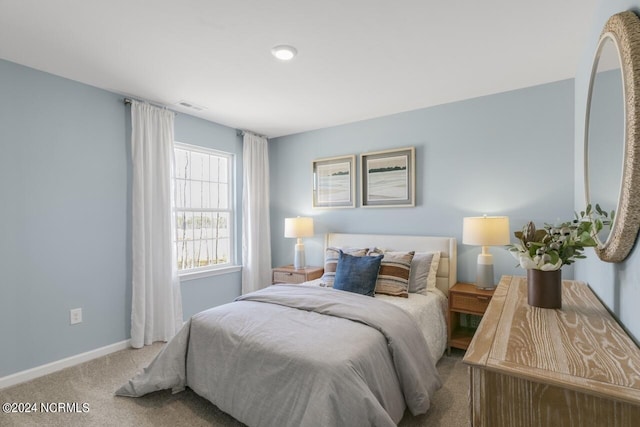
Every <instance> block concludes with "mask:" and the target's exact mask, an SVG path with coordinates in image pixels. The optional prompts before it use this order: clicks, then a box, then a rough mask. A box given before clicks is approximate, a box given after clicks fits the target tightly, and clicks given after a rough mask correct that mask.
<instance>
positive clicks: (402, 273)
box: [376, 251, 415, 298]
mask: <svg viewBox="0 0 640 427" xmlns="http://www.w3.org/2000/svg"><path fill="white" fill-rule="evenodd" d="M414 254H415V252H414V251H411V252H385V253H384V258H382V263H381V264H380V271H379V272H378V280H377V281H376V293H377V294H385V295H391V296H395V297H403V298H408V297H409V293H408V290H409V276H410V272H411V261H412V260H413V256H414Z"/></svg>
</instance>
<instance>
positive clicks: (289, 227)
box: [284, 216, 313, 238]
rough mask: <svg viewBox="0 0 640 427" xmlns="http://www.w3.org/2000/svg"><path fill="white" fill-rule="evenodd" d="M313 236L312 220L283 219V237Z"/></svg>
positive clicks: (298, 218) (307, 218)
mask: <svg viewBox="0 0 640 427" xmlns="http://www.w3.org/2000/svg"><path fill="white" fill-rule="evenodd" d="M311 236H313V218H309V217H300V216H299V217H297V218H285V219H284V237H296V238H300V237H311Z"/></svg>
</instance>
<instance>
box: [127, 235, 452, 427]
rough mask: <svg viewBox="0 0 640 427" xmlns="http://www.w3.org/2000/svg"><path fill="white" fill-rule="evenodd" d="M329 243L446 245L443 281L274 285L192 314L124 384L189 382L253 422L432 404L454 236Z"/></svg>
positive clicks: (367, 417)
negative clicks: (421, 285) (362, 286)
mask: <svg viewBox="0 0 640 427" xmlns="http://www.w3.org/2000/svg"><path fill="white" fill-rule="evenodd" d="M325 246H326V248H333V247H339V248H347V247H351V248H353V247H366V248H368V249H372V248H378V249H383V250H385V251H415V252H438V253H439V254H440V262H439V263H438V268H437V274H436V279H435V286H434V287H433V288H432V289H429V290H428V291H425V292H424V295H410V296H409V298H398V297H394V296H384V295H377V294H376V297H375V298H371V297H368V296H364V295H359V294H355V293H351V292H344V291H340V290H335V289H332V288H330V287H326V286H324V283H323V282H322V281H314V282H310V283H305V284H301V285H273V286H269V287H267V288H265V289H262V290H260V291H258V292H253V293H250V294H246V295H243V296H241V297H239V298H238V299H237V300H236V301H234V302H233V303H230V304H225V305H224V306H219V307H215V308H212V309H210V310H205V311H203V312H201V313H198V314H196V315H194V316H193V317H192V318H191V319H189V320H188V321H187V322H186V323H185V326H184V327H183V328H182V329H181V331H180V332H179V333H178V334H177V335H176V336H175V337H174V338H173V339H172V340H171V341H170V342H169V343H168V344H167V345H166V346H165V348H164V349H163V350H162V351H161V352H160V353H159V354H158V356H157V357H156V359H154V361H153V362H152V363H151V364H150V365H149V366H148V367H147V368H145V370H144V371H143V372H141V373H140V374H138V375H137V376H136V377H134V378H132V379H131V380H130V381H129V382H128V383H127V384H125V385H123V386H122V387H121V388H120V389H119V390H118V391H117V392H116V394H118V395H122V396H135V397H137V396H142V395H144V394H147V393H150V392H153V391H156V390H162V389H169V388H170V389H172V390H173V391H174V392H178V391H181V390H183V389H184V388H185V387H190V388H191V389H192V390H193V391H195V392H196V393H197V394H199V395H200V396H202V397H204V398H206V399H208V400H209V401H211V402H212V403H214V404H215V405H216V406H218V407H219V408H220V409H221V410H223V411H225V412H227V413H229V414H230V415H232V416H233V417H234V418H236V419H238V420H239V421H241V422H243V423H245V424H247V425H250V426H275V425H277V426H316V425H327V426H331V425H335V426H340V425H374V426H392V425H396V424H397V423H398V422H399V421H400V419H401V418H402V416H403V414H404V412H405V409H406V408H408V409H409V410H410V412H411V413H413V414H414V415H417V414H420V413H424V412H426V411H427V410H428V408H429V406H430V399H431V396H432V394H433V393H434V392H435V390H437V389H438V388H439V387H440V384H441V383H440V379H439V376H438V373H437V370H436V369H435V362H436V361H437V360H438V359H439V358H440V357H441V356H442V354H443V353H444V350H445V347H446V336H447V332H446V316H445V313H444V309H445V307H446V297H447V294H448V289H449V288H450V287H451V286H453V284H455V281H456V273H455V272H456V242H455V239H453V238H447V237H425V236H391V235H371V234H367V235H365V234H342V233H330V234H327V236H326V241H325ZM425 307H427V308H426V309H425ZM423 337H424V339H423Z"/></svg>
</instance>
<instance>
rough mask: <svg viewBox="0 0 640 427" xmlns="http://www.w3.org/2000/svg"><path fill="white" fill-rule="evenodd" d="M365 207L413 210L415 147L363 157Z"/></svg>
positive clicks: (361, 172)
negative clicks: (407, 208)
mask: <svg viewBox="0 0 640 427" xmlns="http://www.w3.org/2000/svg"><path fill="white" fill-rule="evenodd" d="M361 161H362V163H361V165H360V174H361V179H360V183H361V185H362V191H361V193H360V194H361V197H362V207H363V208H367V207H413V206H415V204H416V203H415V198H416V171H415V147H407V148H400V149H395V150H386V151H376V152H372V153H365V154H362V157H361Z"/></svg>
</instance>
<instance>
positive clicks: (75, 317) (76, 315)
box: [69, 308, 82, 325]
mask: <svg viewBox="0 0 640 427" xmlns="http://www.w3.org/2000/svg"><path fill="white" fill-rule="evenodd" d="M69 321H70V322H71V324H72V325H75V324H76V323H82V309H81V308H73V309H71V310H69Z"/></svg>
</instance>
